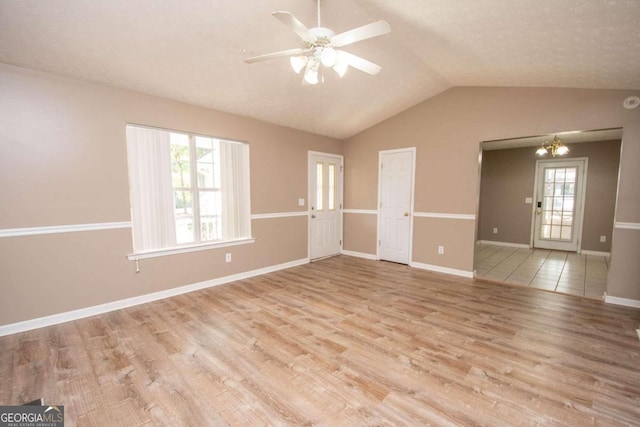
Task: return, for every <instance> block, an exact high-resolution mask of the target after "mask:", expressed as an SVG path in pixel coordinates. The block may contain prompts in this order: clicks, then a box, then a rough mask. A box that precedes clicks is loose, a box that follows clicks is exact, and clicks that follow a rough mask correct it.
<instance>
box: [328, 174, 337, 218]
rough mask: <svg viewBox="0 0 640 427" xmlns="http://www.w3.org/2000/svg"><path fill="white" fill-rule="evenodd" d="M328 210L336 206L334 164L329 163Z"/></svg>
mask: <svg viewBox="0 0 640 427" xmlns="http://www.w3.org/2000/svg"><path fill="white" fill-rule="evenodd" d="M328 190H329V191H328V192H329V194H328V196H329V202H328V203H329V206H328V207H327V208H328V209H329V210H334V209H335V208H336V165H334V164H329V189H328Z"/></svg>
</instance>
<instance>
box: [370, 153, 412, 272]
mask: <svg viewBox="0 0 640 427" xmlns="http://www.w3.org/2000/svg"><path fill="white" fill-rule="evenodd" d="M414 161H415V148H410V149H402V150H389V151H381V152H380V180H379V185H378V186H379V207H378V209H379V215H378V219H379V224H378V258H380V259H382V260H387V261H394V262H399V263H402V264H409V262H410V261H411V233H412V222H411V216H412V214H413V182H414Z"/></svg>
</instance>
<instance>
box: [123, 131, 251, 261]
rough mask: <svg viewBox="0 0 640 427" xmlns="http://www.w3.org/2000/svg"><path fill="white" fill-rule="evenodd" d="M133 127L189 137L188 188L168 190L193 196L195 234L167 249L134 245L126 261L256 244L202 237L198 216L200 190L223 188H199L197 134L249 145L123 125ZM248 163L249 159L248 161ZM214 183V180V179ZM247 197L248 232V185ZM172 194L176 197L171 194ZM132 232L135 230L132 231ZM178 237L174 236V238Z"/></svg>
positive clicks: (220, 189) (183, 132)
mask: <svg viewBox="0 0 640 427" xmlns="http://www.w3.org/2000/svg"><path fill="white" fill-rule="evenodd" d="M127 126H134V127H139V128H146V129H150V130H154V131H162V132H168V133H170V134H171V133H176V134H182V135H186V136H187V137H188V140H189V176H190V181H191V182H190V184H191V186H190V187H175V186H173V182H172V184H171V193H172V194H174V192H176V191H184V192H191V194H192V196H191V204H192V216H193V236H194V241H193V242H187V243H176V245H175V246H171V247H166V248H159V249H151V250H142V251H136V250H135V247H134V252H133V253H131V254H129V255H127V258H128V259H129V260H134V261H137V260H140V259H146V258H154V257H160V256H167V255H174V254H181V253H189V252H197V251H202V250H209V249H215V248H224V247H230V246H238V245H245V244H251V243H255V241H256V239H255V238H254V237H239V238H233V239H224V240H222V239H220V240H201V224H200V222H201V218H200V194H199V193H200V191H206V192H212V193H216V192H218V193H220V192H221V191H222V188H221V186H220V183H219V182H218V183H217V184H218V186H217V187H215V185H214V187H212V188H208V187H206V186H205V187H203V188H202V189H201V188H200V186H199V182H198V159H197V153H196V151H197V150H196V144H197V143H196V138H198V137H200V138H206V139H212V140H217V141H219V143H228V144H243V145H246V146H247V147H250V144H249V143H248V142H247V141H241V140H234V139H229V138H221V137H217V136H212V135H205V134H201V133H196V132H186V131H182V130H175V129H167V128H162V127H157V126H148V125H140V124H136V123H126V126H125V128H126V127H127ZM249 159H250V154H249V152H248V153H247V159H246V160H247V161H249ZM213 164H214V165H215V162H213ZM221 165H222V159H220V161H219V162H218V167H221ZM249 165H250V162H249ZM169 169H171V165H169ZM248 172H249V176H248V177H247V180H248V182H250V181H251V170H250V167H249V170H248ZM128 173H130V171H129V170H128ZM214 184H215V182H214ZM246 196H247V199H248V202H249V203H248V210H249V211H248V212H246V214H247V216H248V217H249V233H250V234H251V190H250V187H249V188H248V194H247V195H246ZM174 197H175V196H174ZM174 222H176V218H174ZM134 232H135V231H134ZM176 239H177V237H176Z"/></svg>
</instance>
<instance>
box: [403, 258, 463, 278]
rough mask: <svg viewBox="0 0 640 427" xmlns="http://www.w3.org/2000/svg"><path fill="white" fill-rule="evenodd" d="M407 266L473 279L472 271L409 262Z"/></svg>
mask: <svg viewBox="0 0 640 427" xmlns="http://www.w3.org/2000/svg"><path fill="white" fill-rule="evenodd" d="M409 266H410V267H414V268H419V269H422V270H429V271H435V272H437V273H446V274H453V275H454V276H462V277H467V278H470V279H472V278H473V271H465V270H458V269H455V268H449V267H441V266H439V265H431V264H423V263H421V262H411V263H410V264H409Z"/></svg>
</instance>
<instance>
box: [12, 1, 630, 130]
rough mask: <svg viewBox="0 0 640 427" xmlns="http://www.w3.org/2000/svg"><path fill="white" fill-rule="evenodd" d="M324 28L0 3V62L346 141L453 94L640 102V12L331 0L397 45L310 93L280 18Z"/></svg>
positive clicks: (374, 47)
mask: <svg viewBox="0 0 640 427" xmlns="http://www.w3.org/2000/svg"><path fill="white" fill-rule="evenodd" d="M273 11H288V12H290V13H292V14H293V15H295V16H296V17H297V18H298V19H299V20H300V21H302V22H303V23H304V24H305V25H306V26H307V27H314V26H315V25H316V23H317V22H316V20H317V16H316V1H315V0H270V1H264V0H241V1H240V0H182V1H177V0H174V1H159V0H108V1H94V0H46V1H43V0H21V1H17V0H0V62H4V63H8V64H13V65H19V66H24V67H29V68H34V69H39V70H45V71H49V72H53V73H56V74H60V75H64V76H71V77H77V78H81V79H86V80H90V81H94V82H100V83H105V84H108V85H112V86H116V87H121V88H125V89H129V90H133V91H137V92H141V93H146V94H151V95H157V96H161V97H165V98H170V99H174V100H178V101H183V102H187V103H190V104H195V105H200V106H204V107H209V108H213V109H216V110H221V111H226V112H230V113H235V114H239V115H243V116H248V117H253V118H256V119H259V120H263V121H266V122H271V123H275V124H279V125H284V126H288V127H292V128H296V129H301V130H305V131H309V132H313V133H318V134H322V135H328V136H332V137H336V138H347V137H349V136H352V135H354V134H356V133H358V132H360V131H362V130H364V129H366V128H368V127H370V126H372V125H374V124H376V123H378V122H380V121H382V120H384V119H386V118H388V117H391V116H393V115H395V114H397V113H399V112H401V111H403V110H405V109H407V108H408V107H411V106H412V105H415V104H417V103H419V102H422V101H424V100H426V99H428V98H430V97H432V96H434V95H436V94H438V93H440V92H442V91H444V90H446V89H448V88H450V87H452V86H530V87H575V88H609V89H640V54H639V52H640V31H638V23H639V22H640V1H638V0H539V1H531V0H455V1H454V0H323V1H322V3H321V11H322V25H323V26H324V27H329V28H331V29H332V30H333V31H335V32H336V33H340V32H343V31H346V30H349V29H352V28H354V27H358V26H361V25H364V24H367V23H370V22H373V21H377V20H380V19H384V20H386V21H387V22H388V23H389V24H390V25H391V33H389V34H387V35H384V36H381V37H378V38H374V39H370V40H365V41H362V42H359V43H356V44H353V45H351V46H349V47H347V48H345V50H347V51H349V52H350V53H353V54H356V55H359V56H361V57H364V58H366V59H368V60H370V61H372V62H374V63H377V64H379V65H380V66H382V71H381V72H380V73H379V74H377V75H375V76H370V75H367V74H364V73H362V72H360V71H358V70H355V69H350V70H349V71H348V72H347V74H346V75H345V76H344V77H343V78H339V77H338V76H337V75H335V74H334V73H327V74H326V76H325V77H326V78H325V82H324V83H322V84H318V85H316V86H302V85H301V76H300V75H297V74H295V73H294V72H293V70H292V69H291V67H290V65H289V61H288V59H287V58H280V59H273V60H270V61H266V62H260V63H256V64H251V65H249V64H245V63H244V59H245V58H247V57H250V56H255V55H260V54H264V53H269V52H273V51H278V50H283V49H290V48H295V47H299V46H300V39H299V37H298V36H297V35H296V34H295V33H293V32H292V31H291V30H289V29H288V28H287V27H286V26H284V25H282V23H281V22H279V21H278V20H276V19H274V17H272V16H271V12H273Z"/></svg>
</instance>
